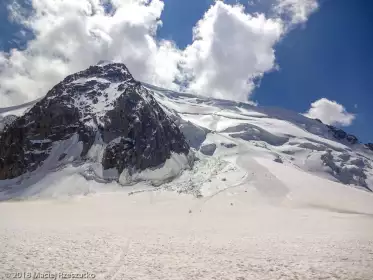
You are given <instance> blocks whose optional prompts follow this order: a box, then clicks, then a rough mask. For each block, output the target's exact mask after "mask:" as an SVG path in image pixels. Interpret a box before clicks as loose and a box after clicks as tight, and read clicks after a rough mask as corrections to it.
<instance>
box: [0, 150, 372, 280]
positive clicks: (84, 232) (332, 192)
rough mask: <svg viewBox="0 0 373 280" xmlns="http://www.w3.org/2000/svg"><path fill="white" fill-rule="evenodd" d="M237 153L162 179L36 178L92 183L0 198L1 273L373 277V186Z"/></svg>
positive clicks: (107, 276)
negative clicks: (127, 183)
mask: <svg viewBox="0 0 373 280" xmlns="http://www.w3.org/2000/svg"><path fill="white" fill-rule="evenodd" d="M231 162H232V164H231V163H229V162H226V161H219V160H216V161H212V159H208V160H200V161H199V162H197V163H196V166H195V168H194V169H193V170H190V171H186V172H185V173H184V174H183V175H182V176H180V177H179V178H178V179H176V180H174V181H173V182H172V183H169V184H168V185H167V184H166V185H165V186H163V187H161V188H158V189H154V188H153V187H147V186H146V185H145V184H144V185H137V186H134V187H131V189H130V188H129V187H128V188H123V187H119V186H117V185H114V183H112V184H107V185H104V186H106V192H105V191H103V190H104V188H103V184H99V183H97V182H95V181H94V180H92V181H86V180H77V177H76V176H77V175H76V174H73V173H71V174H70V175H69V174H68V173H67V171H65V173H64V172H62V171H59V172H55V173H53V174H50V175H48V176H47V177H46V178H44V179H43V180H41V181H40V182H39V185H40V188H43V184H44V183H46V182H48V184H49V185H51V183H52V182H53V186H50V187H49V188H50V189H53V190H58V189H60V188H63V187H64V186H65V187H67V186H66V184H67V183H69V184H70V185H71V184H80V188H81V189H90V190H96V191H95V192H92V191H91V194H90V195H87V196H73V197H65V198H62V197H61V196H58V197H59V198H58V199H53V200H52V199H50V198H49V199H46V200H29V201H9V202H2V203H0V252H1V253H0V278H1V279H7V278H6V275H7V273H12V272H13V273H14V272H22V273H23V272H30V273H38V272H39V273H47V272H52V273H84V272H88V273H90V274H94V275H95V278H96V279H255V280H257V279H367V280H371V279H373V196H372V195H371V194H370V193H368V192H365V191H361V190H357V189H354V188H351V187H349V186H344V185H342V184H339V183H335V182H331V181H329V180H325V179H323V178H320V177H317V176H315V175H312V174H308V173H306V172H304V171H301V170H297V169H295V168H292V167H287V166H284V165H283V164H279V163H275V162H273V161H271V160H268V159H266V158H250V157H247V156H245V155H242V156H238V157H235V158H232V159H231ZM233 163H235V164H233ZM66 170H68V168H67V169H66ZM59 176H60V177H59ZM62 177H63V178H65V179H64V180H62ZM53 178H54V179H53ZM186 182H188V184H187V183H186ZM183 186H186V187H188V186H189V187H190V186H197V187H196V190H198V194H199V195H194V196H193V195H191V194H190V193H193V190H192V189H189V190H188V191H189V194H184V193H183V192H182V191H180V190H181V189H182V187H183ZM44 188H47V187H44ZM70 188H71V186H70ZM166 188H168V189H167V190H166ZM173 188H175V189H178V190H179V191H178V192H177V191H170V190H172V189H173ZM109 190H110V191H109ZM321 190H323V191H321ZM44 191H45V189H44ZM39 193H43V192H42V191H39ZM48 197H50V195H49V196H48Z"/></svg>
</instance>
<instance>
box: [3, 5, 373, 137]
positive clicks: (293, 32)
mask: <svg viewBox="0 0 373 280" xmlns="http://www.w3.org/2000/svg"><path fill="white" fill-rule="evenodd" d="M283 1H284V2H286V0H283ZM299 1H300V2H302V0H299ZM315 1H316V0H315ZM82 2H83V1H82ZM158 2H160V1H158ZM158 2H157V3H158ZM234 3H236V1H225V4H226V5H234ZM252 3H253V4H252V5H249V4H248V1H241V4H243V5H244V7H245V10H244V11H243V12H242V15H243V14H247V15H250V14H251V15H253V12H265V13H268V14H266V16H267V19H269V18H271V15H270V13H271V11H270V9H271V5H273V1H271V0H262V1H252ZM212 5H216V4H215V1H212V0H189V1H182V0H164V6H162V7H160V6H159V3H158V4H157V5H156V3H155V4H154V5H153V6H154V7H153V8H149V11H151V12H149V13H150V14H154V16H156V15H158V14H157V13H159V17H160V19H161V20H162V22H163V24H162V26H158V27H157V33H156V38H155V40H156V41H161V40H168V41H173V42H174V43H175V45H176V46H174V47H169V46H168V47H166V49H167V53H166V54H164V53H162V51H158V53H157V54H156V55H155V58H154V61H164V60H165V59H169V60H170V61H169V62H167V63H168V64H165V66H162V67H161V69H158V68H159V67H158V66H157V67H158V68H151V67H153V66H149V65H148V64H147V62H144V61H140V62H138V61H132V60H131V59H130V58H126V56H125V55H122V54H121V55H120V57H123V60H124V61H125V62H126V64H129V65H130V66H132V64H133V65H134V66H132V67H130V70H131V69H134V72H135V76H138V77H139V79H143V80H147V81H149V77H150V76H151V77H154V73H157V75H158V74H159V77H157V78H155V79H154V80H150V82H153V83H158V84H160V85H163V86H166V85H170V87H172V86H175V84H174V81H175V79H176V78H175V77H177V76H178V75H177V73H176V72H175V71H177V69H176V68H179V66H178V67H176V66H175V65H176V64H175V63H176V62H175V63H173V60H175V61H176V60H180V57H178V55H179V54H178V52H182V51H184V50H185V49H186V48H187V47H188V46H190V45H192V44H194V45H195V41H193V28H194V27H195V26H196V23H197V22H198V21H199V20H200V19H202V18H203V16H204V14H205V13H206V11H208V10H209V9H210V13H211V15H214V13H213V10H212V9H211V6H212ZM318 6H319V7H318V9H317V10H315V11H313V13H310V14H309V15H308V14H307V20H304V21H302V22H300V23H298V24H292V25H291V26H290V27H289V28H288V30H287V31H286V32H283V33H281V36H280V37H281V38H280V37H276V36H277V35H275V33H276V30H275V31H274V29H271V27H270V31H268V33H266V34H264V35H263V37H260V38H264V39H263V43H262V45H263V48H265V47H267V45H268V46H269V47H273V49H274V50H275V58H274V61H272V62H271V61H267V60H266V61H265V63H264V64H265V65H264V66H263V65H259V66H256V67H254V69H251V68H247V69H243V71H248V75H252V73H254V72H255V73H256V72H260V76H262V78H261V79H259V78H258V77H257V76H255V79H253V81H255V83H257V81H258V80H260V82H259V86H257V87H256V88H252V86H250V85H247V88H246V87H244V88H243V89H242V90H243V91H245V90H246V89H247V91H248V92H250V100H252V101H256V102H258V103H259V104H260V105H265V106H279V107H284V108H287V109H290V110H294V111H297V112H300V113H305V112H306V111H308V110H309V109H310V106H311V103H313V102H315V101H317V100H320V99H323V98H324V99H327V100H329V101H336V102H337V103H338V106H340V105H342V106H343V107H344V108H343V109H344V110H345V111H344V112H345V113H346V114H353V115H354V116H355V118H354V119H353V120H351V119H348V120H344V121H341V123H342V124H344V125H345V126H346V127H345V128H344V129H345V130H346V131H348V132H350V133H353V134H356V135H357V136H358V137H359V138H360V139H361V140H362V141H363V142H372V141H373V129H372V126H371V121H372V120H373V111H372V109H371V108H372V105H373V85H372V82H371V80H372V78H373V75H372V71H371V69H370V68H371V65H373V56H372V55H371V51H372V50H373V32H372V30H371V28H369V27H371V26H373V3H372V2H371V1H369V0H361V1H350V0H324V1H318ZM221 7H223V6H221ZM226 7H229V6H226ZM127 9H128V8H127ZM227 9H228V8H227ZM221 11H225V10H224V9H223V8H221ZM221 11H220V14H221V15H222V16H221V20H222V21H223V20H226V23H227V24H232V25H231V26H236V21H232V22H231V21H227V19H226V17H227V15H228V16H229V15H230V14H232V13H233V10H229V9H228V10H226V11H228V12H227V14H224V12H221ZM215 12H216V13H218V10H217V9H216V10H215ZM236 12H237V14H239V11H237V10H236V11H235V13H236ZM144 13H145V12H144ZM272 14H273V11H272ZM148 15H149V14H144V15H143V17H144V18H145V17H147V16H148ZM8 16H9V11H8V10H7V9H6V5H5V3H4V2H2V3H1V4H0V35H1V36H0V50H2V51H4V52H9V50H10V49H12V48H18V49H19V50H21V51H22V50H24V49H26V50H27V43H28V42H29V41H30V40H32V39H34V34H33V33H35V34H36V33H37V32H35V30H36V28H39V27H35V26H39V25H37V24H36V23H35V24H34V26H32V27H28V28H29V29H30V30H31V31H29V32H23V33H22V32H21V30H24V31H28V29H27V28H25V24H24V23H22V22H21V23H18V24H16V23H14V22H10V21H9V20H8ZM139 16H141V15H139ZM238 16H239V15H238ZM287 16H289V15H287ZM53 17H56V15H53ZM122 17H123V15H122ZM273 18H275V17H273ZM52 19H54V18H52ZM135 20H137V21H136V22H139V20H138V19H134V21H135ZM140 21H141V20H140ZM141 22H142V21H141ZM154 22H155V21H154V20H153V21H149V22H146V21H145V20H144V22H143V24H144V26H148V25H151V24H153V23H154ZM76 24H78V23H76ZM224 24H225V22H224ZM283 24H284V25H285V24H288V23H287V22H286V20H285V19H283ZM215 25H216V22H215ZM289 25H290V24H289ZM206 26H207V23H206ZM227 26H228V25H227ZM153 27H154V26H153ZM223 27H224V25H223ZM65 30H66V32H65V31H64V33H66V34H69V33H68V32H72V31H69V30H70V29H68V28H67V27H66V29H65ZM201 30H202V28H200V30H199V32H200V33H201V34H202V35H201V36H202V37H203V36H205V37H204V38H203V39H202V40H201V41H203V40H207V41H208V40H211V38H210V39H209V38H207V39H206V35H203V31H201ZM245 30H246V29H245V28H243V29H240V30H239V32H245ZM218 31H219V30H218ZM220 31H221V30H220ZM42 32H44V31H42ZM124 32H127V31H124ZM239 32H238V31H237V34H238V35H240V34H241V33H239ZM108 33H109V32H108ZM109 34H111V33H109ZM125 34H126V35H125V36H127V33H125ZM215 34H218V33H217V31H216V32H215ZM221 34H223V35H224V36H229V34H228V35H227V34H224V32H223V33H221ZM242 34H243V33H242ZM137 35H138V34H137ZM223 35H221V36H223ZM128 36H129V35H128ZM131 36H132V35H131ZM245 36H246V35H245V34H243V35H242V37H245ZM137 37H138V36H137ZM137 37H136V36H133V37H128V38H126V40H125V41H124V42H123V45H122V46H121V47H122V48H123V46H125V45H128V44H133V45H136V44H137V43H138V44H140V43H141V44H142V42H143V40H140V39H138V38H137ZM217 37H219V35H217ZM240 37H241V36H240ZM219 38H220V37H219ZM224 38H225V37H221V39H222V40H220V41H224V40H223V39H224ZM227 38H229V37H227ZM251 38H252V37H250V36H248V37H247V40H248V41H247V40H246V41H238V43H241V44H242V43H245V42H247V52H246V51H245V49H243V50H244V52H243V56H242V58H243V60H244V61H242V63H243V64H245V63H248V64H250V63H251V61H250V60H246V59H245V58H246V57H247V58H248V59H249V58H250V57H252V56H249V55H248V56H244V54H246V53H249V54H250V52H251V49H252V48H255V45H253V46H251V44H250V40H253V39H251ZM254 38H256V37H254ZM260 38H259V39H258V40H261V39H260ZM40 40H41V39H40ZM40 40H39V41H40ZM136 40H138V41H136ZM86 41H87V40H85V41H83V40H82V42H86ZM215 43H216V42H215ZM254 43H255V42H254ZM81 44H85V43H81ZM225 44H226V45H222V46H218V48H217V49H218V50H219V49H222V50H223V51H224V49H229V41H228V42H225ZM58 46H59V45H58ZM70 46H71V43H70ZM141 46H142V45H141ZM84 47H86V48H87V49H88V48H89V45H87V46H83V45H80V46H79V48H80V49H81V48H84ZM50 48H51V49H53V46H50ZM56 48H58V47H56ZM138 49H141V48H138ZM195 49H196V48H194V49H193V48H192V50H193V51H195ZM141 50H142V49H141ZM238 50H242V49H240V48H238ZM43 52H46V51H43ZM128 52H129V51H128ZM144 53H146V55H147V56H149V57H146V56H145V55H144V57H145V58H147V59H146V60H147V61H149V60H152V59H153V54H150V53H149V50H148V49H147V48H144ZM115 54H116V56H118V52H117V51H116V52H115ZM254 54H255V55H258V54H256V53H254ZM65 55H66V54H63V56H65ZM100 55H102V56H109V57H103V58H109V59H110V58H112V57H111V56H114V55H111V54H110V55H108V54H107V51H106V53H105V54H101V53H100ZM260 55H262V54H260ZM263 55H266V57H267V59H269V60H270V55H271V53H270V52H267V53H265V54H263ZM25 56H26V57H27V59H28V61H31V62H32V63H34V60H32V59H30V58H29V54H27V55H25ZM116 56H115V57H116ZM212 56H213V55H212ZM227 56H228V58H229V59H230V56H229V54H228V55H227ZM54 57H55V52H54V53H53V59H54ZM132 57H133V55H132ZM100 58H101V57H100ZM68 59H69V57H67V58H65V57H64V60H68ZM97 60H99V59H97ZM22 61H24V60H22ZM87 61H89V60H87ZM211 61H212V62H211ZM31 62H30V65H31V66H28V67H31V68H29V69H27V71H26V72H32V70H33V68H32V67H35V69H36V68H37V67H40V59H39V60H38V63H37V64H36V63H34V64H32V63H31ZM205 62H206V64H209V63H212V64H213V65H221V64H217V63H226V61H220V62H219V61H218V62H217V61H216V59H215V60H213V59H212V60H211V59H210V58H209V59H206V61H205ZM12 63H14V62H12ZM86 63H88V62H86ZM275 64H276V65H277V67H278V68H279V69H277V70H275V68H276V67H275ZM4 65H5V66H4ZM4 65H2V67H8V66H7V65H9V62H8V64H4ZM66 65H67V66H64V67H62V66H61V69H63V70H61V71H60V72H59V73H57V74H54V73H52V74H50V75H51V77H50V79H49V80H53V79H57V80H58V79H60V77H61V76H62V74H63V73H68V72H69V71H75V69H80V68H83V67H85V64H78V65H77V64H76V63H75V64H71V63H70V64H66ZM186 65H187V66H186V67H185V69H187V70H186V72H187V71H189V72H188V74H190V73H193V74H194V75H196V73H197V74H198V73H199V74H200V75H204V74H205V73H208V72H209V71H211V68H208V69H204V70H201V71H200V72H198V71H196V70H195V69H192V70H190V68H193V67H194V68H196V67H197V66H198V64H196V62H195V61H193V59H190V60H189V61H187V63H186ZM190 65H192V66H190ZM196 65H197V66H196ZM222 65H224V64H222ZM59 66H60V63H59V64H58V67H59ZM228 66H229V65H228ZM188 67H189V68H188ZM13 68H14V67H13ZM0 69H1V68H0ZM43 69H45V67H44V68H43ZM66 69H67V70H66ZM144 69H145V70H148V69H150V70H149V73H150V74H149V75H148V76H146V75H143V76H142V73H143V72H144ZM165 69H166V71H165ZM140 70H141V71H142V72H141V71H140ZM35 71H36V72H37V71H39V69H36V70H35ZM66 71H67V72H66ZM131 71H132V70H131ZM137 71H138V73H139V74H136V72H137ZM173 71H174V72H175V75H173V76H172V75H171V76H169V74H168V73H166V74H165V72H173ZM250 71H252V72H250ZM21 72H22V71H21ZM10 73H11V74H9V73H7V76H6V77H9V75H13V76H14V75H15V74H14V72H10ZM41 73H43V72H41ZM152 73H153V74H152ZM250 73H251V74H250ZM223 74H224V73H223ZM241 74H242V73H241ZM17 75H19V74H17ZM22 75H23V74H22ZM219 75H222V73H218V74H217V76H216V77H220V76H219ZM13 76H12V78H14V77H13ZM30 77H31V78H32V79H33V81H37V82H35V83H34V82H32V83H31V82H30V81H27V83H26V82H25V86H24V87H23V88H21V89H22V90H24V89H25V88H27V89H28V88H30V89H33V88H37V89H40V90H41V91H42V89H44V88H48V86H49V84H48V83H47V82H45V81H44V80H43V79H42V78H39V76H30ZM30 77H29V78H30ZM185 77H188V79H190V75H185ZM185 77H184V78H185ZM216 77H215V79H216ZM31 78H30V79H31ZM232 79H234V76H233V77H232ZM14 81H15V82H17V83H18V84H19V81H20V78H19V76H17V77H16V78H14ZM22 81H24V79H22ZM188 81H189V80H188ZM212 81H214V80H212ZM0 82H1V77H0ZM193 82H194V87H190V90H191V91H193V89H197V90H196V91H197V92H198V90H199V89H201V90H203V91H205V92H206V91H210V90H211V92H213V91H220V92H221V94H220V95H222V96H223V97H224V98H230V96H228V95H227V94H226V87H227V86H228V89H229V85H230V84H232V85H233V84H234V85H236V83H235V81H234V80H233V81H227V84H224V85H222V87H221V88H218V87H214V86H206V85H205V84H204V82H206V81H199V80H196V81H192V84H193ZM208 82H210V84H211V83H212V82H211V81H208ZM18 84H17V85H18ZM201 84H203V85H204V86H201V87H198V86H200V85H201ZM207 84H208V83H207ZM11 85H12V84H11ZM11 85H10V86H9V88H7V91H6V92H5V91H4V92H5V93H2V92H1V88H0V98H1V96H3V97H4V98H5V97H6V98H7V101H6V102H4V103H9V102H13V101H14V103H19V102H20V100H24V98H27V99H32V98H33V97H34V96H38V94H39V93H37V94H35V95H32V96H24V95H23V96H21V97H19V98H18V96H17V98H16V97H14V98H13V97H12V95H11V94H9V92H10V91H11V90H12V88H11ZM13 87H14V85H13ZM237 88H238V89H241V88H242V87H241V85H239V86H238V87H237ZM21 89H20V90H21ZM198 93H200V94H203V93H201V92H198ZM2 94H3V95H2ZM224 94H225V95H224ZM211 95H212V96H215V95H214V94H213V93H211ZM9 96H11V97H12V98H10V97H9ZM14 96H16V95H14ZM218 97H219V96H218ZM233 98H236V97H232V99H233ZM240 98H241V97H240ZM4 100H5V99H4ZM9 100H11V101H9ZM320 103H322V102H320ZM318 104H319V103H318ZM318 104H317V106H318ZM330 104H331V103H327V104H326V105H325V104H324V105H325V106H324V107H323V106H320V108H321V109H322V110H324V111H323V112H322V113H321V115H320V116H321V117H323V116H325V114H327V113H328V110H329V109H328V108H330V107H328V106H329V105H330ZM321 105H322V104H321ZM327 105H328V106H327ZM334 105H335V104H332V105H331V106H334ZM0 106H1V105H0ZM315 106H316V105H315ZM335 106H337V105H335ZM320 108H319V107H318V108H317V110H319V109H320ZM338 108H339V107H338ZM321 109H320V110H321ZM317 110H315V112H316V113H317V112H318V111H317ZM347 112H348V113H347ZM342 114H344V113H343V112H342ZM316 115H317V114H316ZM349 116H351V115H347V117H349ZM337 117H338V116H337ZM325 119H326V120H328V116H326V117H325ZM337 123H338V122H337Z"/></svg>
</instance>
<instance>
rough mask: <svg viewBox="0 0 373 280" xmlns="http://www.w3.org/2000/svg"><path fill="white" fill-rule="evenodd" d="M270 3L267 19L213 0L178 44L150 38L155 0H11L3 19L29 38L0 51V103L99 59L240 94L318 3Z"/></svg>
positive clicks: (149, 77)
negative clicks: (188, 38) (25, 2)
mask: <svg viewBox="0 0 373 280" xmlns="http://www.w3.org/2000/svg"><path fill="white" fill-rule="evenodd" d="M273 1H274V6H273V10H274V11H276V12H275V13H274V14H275V15H274V16H271V17H269V16H268V15H265V14H258V13H254V14H249V13H247V12H245V9H244V7H243V6H242V5H240V4H235V5H229V4H225V3H223V2H222V1H217V2H215V3H214V4H213V5H211V7H210V8H209V9H208V10H207V11H206V13H205V15H204V16H203V18H202V19H200V20H199V22H198V23H197V24H196V26H195V28H194V38H193V41H192V42H191V44H190V45H189V46H187V47H186V48H185V49H179V48H178V47H177V46H176V45H175V43H173V42H171V41H167V40H159V39H158V38H156V31H157V30H158V28H161V21H160V18H161V16H162V11H163V8H164V5H165V3H164V2H163V1H161V0H131V1H125V0H80V1H76V0H54V1H50V0H30V1H29V2H30V3H31V6H32V8H31V7H27V9H25V8H23V7H22V5H20V4H18V3H17V0H15V1H13V3H12V4H11V5H10V6H9V13H10V18H12V19H13V20H14V21H17V22H18V23H19V24H20V25H21V26H23V27H25V28H27V29H28V30H30V32H32V33H33V35H34V38H33V39H32V40H30V41H28V43H27V46H26V48H25V49H24V50H17V49H13V50H11V51H10V52H0V98H1V101H2V102H1V103H2V104H1V105H2V106H7V105H14V104H19V103H23V102H25V101H28V100H33V99H35V98H37V97H40V96H43V95H44V94H45V93H46V92H47V91H48V90H49V89H50V88H51V87H52V86H53V85H55V84H56V83H58V82H59V81H60V80H62V79H63V78H64V77H65V76H66V75H68V74H71V73H73V72H76V71H80V70H83V69H85V68H87V67H88V66H89V65H93V64H96V63H97V62H98V61H100V60H111V61H120V62H123V63H125V64H126V65H127V66H128V67H129V69H130V71H131V73H132V74H133V75H134V77H135V78H136V79H139V80H142V81H145V82H148V83H153V84H155V85H158V86H163V87H167V88H171V89H175V90H180V89H183V90H186V91H192V92H195V93H198V94H203V95H208V96H213V97H220V98H226V99H234V100H240V101H243V100H247V99H248V97H249V96H250V93H251V92H252V90H253V89H254V88H255V83H254V81H255V80H257V79H258V78H260V77H262V75H263V74H264V73H266V72H268V71H271V70H274V69H276V58H275V51H274V46H275V45H276V43H277V42H278V41H279V40H281V37H282V35H283V34H284V33H285V32H287V30H288V26H290V25H294V24H297V23H300V22H304V21H305V20H306V19H307V17H308V16H309V14H310V13H311V12H312V11H313V10H315V9H316V7H317V2H316V0H273ZM315 3H316V4H315ZM108 7H110V8H108ZM180 85H183V87H182V88H181V86H180Z"/></svg>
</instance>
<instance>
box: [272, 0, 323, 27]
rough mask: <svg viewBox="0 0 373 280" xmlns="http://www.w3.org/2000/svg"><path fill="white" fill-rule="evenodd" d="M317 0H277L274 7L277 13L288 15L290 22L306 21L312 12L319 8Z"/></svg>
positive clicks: (283, 15)
mask: <svg viewBox="0 0 373 280" xmlns="http://www.w3.org/2000/svg"><path fill="white" fill-rule="evenodd" d="M318 6H319V5H318V3H317V1H315V0H276V3H275V5H274V7H273V10H274V12H275V13H277V14H278V15H280V16H282V17H287V18H288V19H289V20H290V22H289V24H290V25H291V24H298V23H304V22H305V21H307V19H308V17H309V16H310V14H311V13H313V12H314V11H315V10H316V9H317V8H318Z"/></svg>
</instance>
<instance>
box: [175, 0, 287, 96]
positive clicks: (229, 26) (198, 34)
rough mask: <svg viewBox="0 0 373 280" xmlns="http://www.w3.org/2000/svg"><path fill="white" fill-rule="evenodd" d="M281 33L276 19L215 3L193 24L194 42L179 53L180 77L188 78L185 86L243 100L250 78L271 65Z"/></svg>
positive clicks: (267, 69)
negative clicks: (180, 54)
mask: <svg viewBox="0 0 373 280" xmlns="http://www.w3.org/2000/svg"><path fill="white" fill-rule="evenodd" d="M281 34H282V22H281V21H280V20H278V19H268V18H266V17H265V15H263V14H255V15H249V14H245V12H244V7H243V6H240V5H235V6H231V5H227V4H224V3H223V2H220V1H219V2H216V4H215V5H214V6H212V7H211V8H210V9H209V10H208V11H207V12H206V14H205V15H204V17H203V19H201V20H200V21H199V22H198V23H197V25H196V27H195V28H194V41H193V43H192V44H191V45H189V46H188V47H187V48H186V50H185V51H184V53H183V58H184V60H183V64H182V69H183V72H182V77H183V78H186V79H188V81H189V87H188V89H189V90H191V91H193V92H197V93H198V92H200V93H204V94H205V95H209V96H214V97H220V98H227V97H229V98H230V99H235V100H241V101H242V100H247V97H248V94H249V93H250V92H251V91H252V90H253V89H254V82H253V80H254V79H255V78H258V77H260V76H261V75H263V73H265V72H267V71H270V70H272V69H273V68H274V67H275V52H274V49H273V47H274V45H275V43H276V42H277V41H278V40H279V39H280V36H281Z"/></svg>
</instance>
